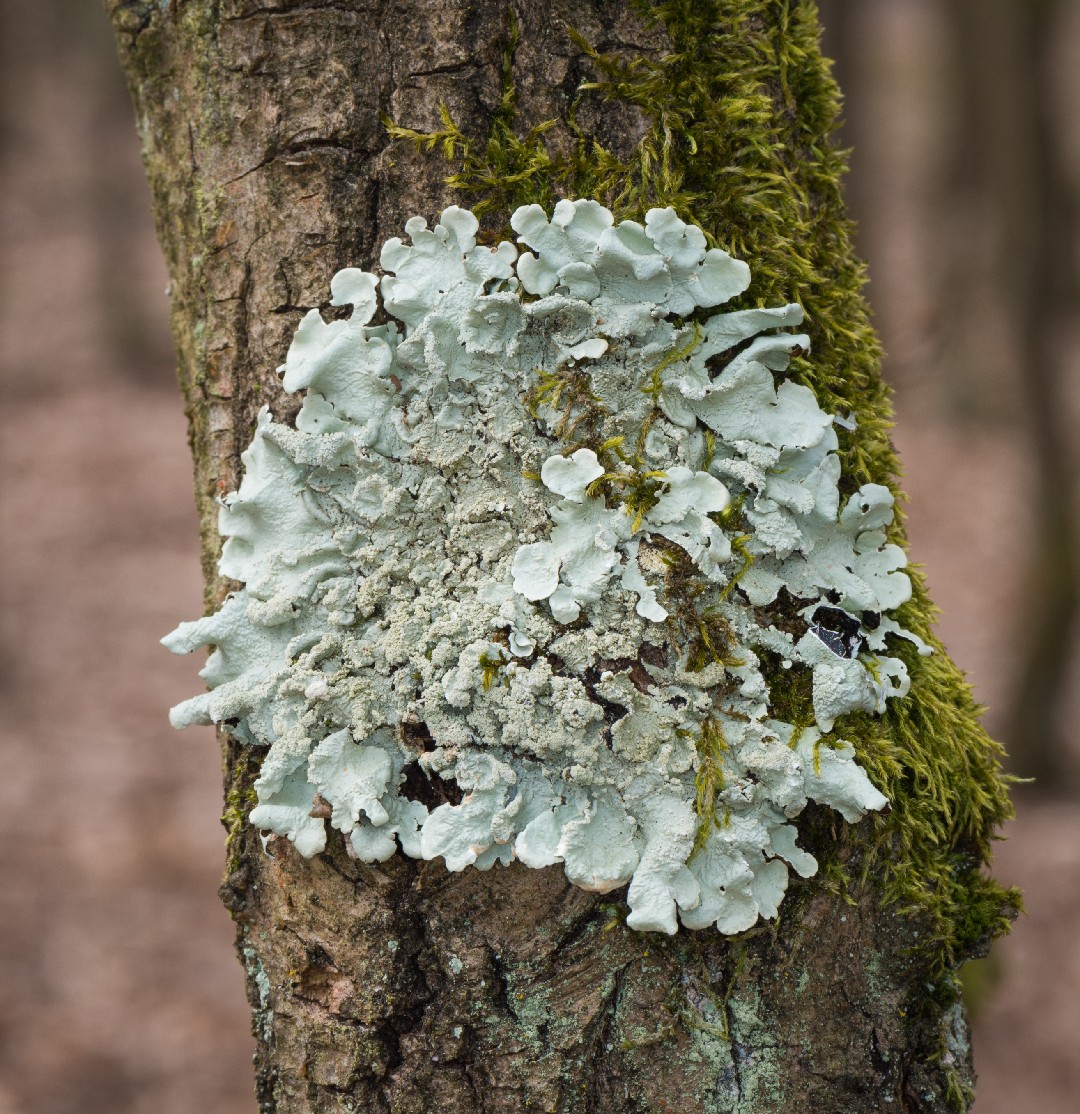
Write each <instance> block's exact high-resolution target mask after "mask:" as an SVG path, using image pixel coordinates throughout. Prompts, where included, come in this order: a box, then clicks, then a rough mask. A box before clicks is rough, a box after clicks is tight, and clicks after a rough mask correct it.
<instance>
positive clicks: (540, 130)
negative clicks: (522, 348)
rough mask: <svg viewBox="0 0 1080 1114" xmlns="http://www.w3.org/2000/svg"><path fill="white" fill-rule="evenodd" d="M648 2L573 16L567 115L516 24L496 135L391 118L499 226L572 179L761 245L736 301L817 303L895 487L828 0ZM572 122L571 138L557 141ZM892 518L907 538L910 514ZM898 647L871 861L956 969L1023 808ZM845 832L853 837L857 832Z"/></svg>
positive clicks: (893, 530) (851, 476)
mask: <svg viewBox="0 0 1080 1114" xmlns="http://www.w3.org/2000/svg"><path fill="white" fill-rule="evenodd" d="M631 2H632V7H633V8H634V9H635V11H636V12H637V13H638V14H639V15H640V16H641V18H642V19H643V21H644V22H645V23H646V24H647V25H648V26H650V27H652V28H656V29H659V31H660V32H661V33H662V35H663V37H664V38H665V40H666V42H665V43H664V46H663V48H662V49H660V50H658V51H657V52H655V53H649V52H644V53H643V52H641V51H637V50H635V51H634V52H633V53H632V55H631V56H630V57H625V56H620V55H619V54H618V53H614V52H613V53H610V54H603V53H600V52H598V51H597V50H595V49H594V48H593V47H592V46H591V45H590V44H589V43H588V42H587V41H586V40H585V39H584V38H583V37H582V36H580V35H576V34H575V33H574V32H572V31H571V33H570V34H571V38H573V39H574V40H575V41H576V43H577V45H578V47H579V49H580V51H581V53H582V55H584V56H586V57H587V59H588V60H590V61H591V64H592V68H593V79H592V80H590V81H587V82H585V83H584V84H583V85H582V86H581V88H580V89H579V92H578V95H577V97H575V98H574V99H572V100H571V101H570V102H568V103H567V105H566V107H565V109H564V110H563V112H562V115H561V117H560V118H559V119H552V120H545V121H541V122H540V123H539V124H536V125H535V126H533V127H531V128H529V129H527V130H526V129H519V128H518V127H517V121H516V107H515V104H516V94H515V80H514V53H515V47H516V43H517V33H516V28H515V27H514V25H513V20H511V28H510V35H509V37H508V43H507V48H506V51H505V55H504V71H503V95H502V99H501V102H500V104H499V106H498V108H497V110H496V112H495V114H494V116H493V119H492V122H491V126H490V130H489V131H488V132H487V133H486V134H482V135H469V134H467V133H465V132H463V131H462V129H461V128H459V127H458V126H457V124H456V123H455V121H454V120H453V119H452V117H451V116H450V114H449V113H448V112H446V111H445V110H444V112H443V124H442V128H441V129H440V130H439V131H437V132H430V133H425V132H418V131H416V130H412V129H410V128H408V127H407V126H402V125H403V124H406V123H407V122H408V121H398V122H390V121H387V123H388V126H389V130H390V132H391V134H392V135H395V136H397V137H399V138H402V139H405V140H407V141H410V142H414V143H416V144H417V145H418V146H419V147H421V148H422V149H425V150H428V151H436V150H437V151H438V152H439V153H440V154H441V155H442V156H444V157H445V158H446V159H447V160H448V161H449V163H450V170H451V172H450V174H449V176H448V178H447V181H448V183H449V184H450V185H451V186H453V187H454V188H456V189H458V190H460V191H461V192H462V194H463V196H464V197H466V198H467V200H468V202H469V204H470V205H471V206H472V207H473V208H474V209H475V210H476V211H477V212H481V211H482V212H484V213H485V215H487V219H489V220H490V221H491V223H492V225H493V226H494V227H502V226H503V225H504V224H505V222H506V221H507V220H508V218H509V215H510V213H511V212H512V211H513V210H514V209H515V208H516V207H518V206H520V205H524V204H530V203H539V204H541V205H544V206H550V204H551V203H552V200H553V198H554V197H557V196H559V195H560V194H561V195H571V196H578V197H594V198H597V199H599V200H601V201H603V202H604V203H606V204H607V205H608V206H609V207H610V208H611V209H612V210H613V212H615V214H616V216H617V217H620V218H624V217H630V218H634V219H638V220H640V219H641V218H642V217H643V216H644V214H645V212H646V211H647V209H649V208H650V207H653V206H660V207H663V206H669V205H670V206H673V207H674V208H675V209H676V211H677V212H679V213H680V214H682V215H683V216H684V217H685V218H686V219H688V220H690V221H691V222H692V223H694V224H696V225H698V226H699V227H701V228H702V229H703V231H704V232H705V234H706V236H707V238H708V240H709V242H710V243H711V244H715V245H717V246H722V247H724V248H726V249H727V250H728V251H729V252H733V253H735V254H737V255H739V256H741V257H743V258H746V259H748V260H751V261H752V262H753V277H752V282H751V286H750V288H749V289H748V291H747V292H746V293H745V294H743V295H741V296H740V298H739V299H736V300H735V303H734V306H735V307H736V308H737V307H739V306H742V307H745V308H753V307H755V306H761V305H775V304H777V303H778V302H781V301H786V300H788V299H792V300H796V301H798V302H799V303H800V304H801V305H802V306H803V307H804V309H805V310H806V312H807V317H808V321H807V331H808V333H809V335H810V337H811V339H812V342H813V355H812V358H804V357H799V358H796V359H795V360H793V362H792V366H791V376H792V378H793V379H795V380H796V381H798V382H802V383H804V384H806V385H808V386H810V387H812V388H813V389H814V391H815V393H816V394H817V395H818V397H820V398H826V397H827V398H829V399H830V400H831V401H830V406H829V408H830V409H832V410H835V411H836V412H837V414H839V415H843V416H844V417H843V418H841V419H840V420H839V421H838V426H840V428H841V436H840V447H839V449H838V453H837V455H838V456H839V458H840V460H841V463H842V465H843V473H844V477H845V483H848V484H851V485H853V486H858V485H860V484H863V483H877V484H883V485H889V486H891V485H893V484H895V482H896V479H897V476H898V473H899V466H898V462H897V459H896V454H895V452H894V450H893V448H892V445H891V444H890V442H889V436H888V430H889V424H890V421H891V408H890V406H889V399H888V390H887V388H886V385H885V383H884V381H883V379H882V377H881V374H880V370H879V363H880V349H879V346H878V343H877V339H876V337H875V335H874V332H873V330H872V328H871V327H870V323H869V320H868V313H867V306H866V302H865V299H864V298H863V297H862V293H861V287H862V284H863V269H862V266H861V264H860V263H859V261H858V259H857V258H856V256H855V254H854V252H853V250H852V246H851V226H850V222H849V221H848V220H847V218H846V215H845V212H844V206H843V201H842V198H841V194H840V182H841V179H842V177H843V174H844V171H845V155H844V152H843V151H842V150H841V149H840V148H838V147H837V146H835V145H834V144H833V143H832V142H831V140H830V135H831V133H832V131H833V129H834V128H835V126H836V122H837V119H838V112H839V109H838V94H837V89H836V86H835V83H834V82H833V80H832V78H831V76H830V74H829V64H828V62H827V61H826V60H825V59H823V58H822V55H821V52H820V49H819V45H818V38H819V35H820V26H819V22H818V16H817V11H816V7H815V5H814V3H813V2H812V0H794V2H793V3H788V2H787V0H631ZM583 102H591V103H590V104H589V109H590V113H589V114H590V115H595V112H596V110H597V109H599V111H600V112H601V113H603V112H604V111H605V108H604V105H603V103H598V102H617V103H619V104H621V105H622V106H624V108H625V107H627V106H628V107H629V108H630V109H631V110H633V111H636V112H638V113H640V115H641V118H642V120H643V123H644V129H645V130H644V134H643V136H642V137H641V139H640V140H639V141H637V142H635V144H634V146H633V149H632V151H631V152H630V153H629V154H628V155H626V156H625V157H619V156H617V155H616V154H615V153H614V152H613V151H612V150H611V149H609V148H606V147H605V146H604V144H603V143H602V142H601V141H600V140H599V139H598V138H597V137H596V136H595V135H593V134H591V133H590V132H589V131H588V130H587V129H585V128H583V127H582V126H581V124H580V119H581V118H583V116H584V114H583V113H581V112H580V111H579V108H580V107H581V106H582V104H583ZM556 131H559V132H561V135H560V141H559V142H556V143H551V144H550V145H549V144H548V142H547V137H548V135H549V133H554V132H556ZM568 139H569V140H570V141H569V142H567V140H568ZM849 415H851V416H854V418H855V419H856V423H857V428H856V429H855V430H854V431H851V426H850V423H848V422H847V418H848V416H849ZM888 533H889V537H890V539H891V540H892V541H894V542H896V543H898V544H902V543H903V530H902V525H901V523H900V521H899V519H898V518H897V519H894V521H893V523H892V525H891V527H889V530H888ZM911 579H912V582H913V587H914V592H913V596H912V599H911V600H910V601H909V602H908V603H906V604H904V605H903V607H902V621H903V623H904V625H905V626H906V627H907V629H908V630H911V631H913V632H915V633H916V634H918V635H919V636H920V637H921V638H923V639H924V640H926V642H927V643H930V644H932V645H936V643H935V642H934V639H933V635H932V633H931V623H932V620H933V617H934V610H933V607H932V605H931V603H930V601H929V599H928V597H927V595H926V591H925V588H924V585H923V582H922V579H921V577H920V575H919V573H918V571H917V570H916V571H914V572H912V573H911ZM896 652H897V656H899V657H901V658H903V659H904V660H905V661H906V662H907V664H908V667H909V672H910V675H911V680H912V697H911V699H908V700H903V701H894V702H893V703H892V704H891V705H890V706H889V707H888V708H887V709H886V712H885V714H884V716H882V717H877V716H874V715H870V714H865V713H855V714H853V715H851V716H849V717H847V718H846V719H845V721H844V724H843V726H844V732H845V734H847V735H848V736H849V737H850V738H852V739H853V741H854V742H855V744H856V748H857V752H858V754H859V757H860V761H861V762H862V763H863V764H864V765H865V766H866V768H867V769H868V770H869V771H870V772H871V776H872V779H873V781H874V783H875V784H876V785H878V786H879V787H880V788H881V789H882V790H883V791H884V793H885V794H886V795H887V796H888V797H889V799H890V801H891V808H890V810H889V811H888V812H887V813H884V814H879V815H878V816H876V817H874V819H873V821H872V832H871V841H870V844H869V847H868V848H867V847H866V846H865V845H864V847H863V851H864V853H863V854H862V855H861V856H860V858H861V862H862V869H863V871H864V873H865V874H866V875H867V876H870V875H873V876H874V877H876V878H877V879H878V880H879V888H880V890H881V892H882V894H883V896H884V897H885V899H886V900H887V901H891V902H896V903H899V905H900V906H901V907H902V908H903V909H905V910H906V911H908V912H910V913H912V914H913V915H916V916H918V917H921V918H926V919H927V920H928V925H927V928H928V931H925V932H923V933H921V935H920V945H919V946H920V948H922V949H925V950H926V951H927V952H929V953H930V954H931V956H932V963H933V967H934V969H935V970H936V971H937V972H939V973H940V972H942V971H944V970H946V969H948V968H949V967H951V966H952V965H954V964H955V963H957V962H958V961H959V960H961V959H963V958H964V957H966V956H969V955H971V954H973V953H974V952H977V951H979V950H980V949H983V948H985V947H986V945H987V943H988V941H989V940H990V939H992V938H993V937H994V936H997V935H1000V934H1001V933H1003V932H1005V931H1007V929H1008V925H1009V922H1010V920H1011V918H1012V917H1013V916H1014V915H1015V913H1016V910H1017V908H1018V906H1019V895H1018V894H1017V892H1016V891H1015V890H1005V889H1004V888H1003V887H1001V886H1000V885H999V884H998V883H997V882H996V881H995V880H994V879H992V878H990V877H988V876H987V874H986V873H985V871H984V866H985V864H986V863H987V862H988V861H989V858H990V852H991V847H992V840H993V838H994V833H995V831H996V830H997V829H998V827H999V826H1000V825H1001V824H1002V822H1003V821H1005V820H1006V819H1008V818H1009V817H1010V816H1011V815H1012V810H1011V806H1010V804H1009V800H1008V795H1007V785H1008V779H1007V778H1005V777H1004V776H1003V775H1002V772H1001V768H1000V764H999V758H1000V749H999V748H998V747H997V745H996V744H995V743H994V742H993V741H992V740H990V739H989V738H988V737H987V735H986V734H985V732H984V731H983V729H982V728H981V726H980V725H979V722H978V713H979V709H978V708H977V707H976V705H975V703H974V701H973V699H972V695H971V691H970V689H969V688H968V686H967V685H966V683H965V682H964V678H963V676H962V674H961V673H960V672H959V670H958V669H957V668H956V667H955V665H954V664H953V663H952V662H951V661H950V660H949V658H948V657H947V655H946V654H944V653H942V652H938V653H935V654H934V655H933V656H931V657H920V656H918V655H917V648H916V647H915V646H912V647H911V648H910V649H905V648H904V647H900V648H899V649H898V650H897V651H896ZM774 664H777V663H774ZM768 672H769V674H770V676H776V675H777V674H775V670H774V669H772V668H770V669H769V670H768ZM772 695H773V698H774V705H776V706H777V707H778V708H780V707H782V708H783V712H782V715H783V718H785V719H788V720H789V721H792V722H796V723H803V722H810V721H811V720H812V716H813V710H812V706H811V694H810V690H809V686H807V685H805V684H803V683H802V680H801V678H800V677H798V676H790V675H789V679H788V683H787V684H781V685H774V686H773V689H772ZM846 840H847V836H846V835H845V834H843V833H841V835H840V842H841V844H842V843H843V842H845V841H846ZM841 857H842V858H843V859H845V860H847V861H848V862H849V863H850V862H851V861H852V860H851V859H850V858H849V856H848V855H847V854H846V853H845V854H843V855H842V856H837V857H836V858H834V859H830V860H829V861H827V862H826V863H825V870H826V872H827V873H828V874H829V875H830V877H832V878H833V879H834V880H836V881H839V882H841V883H842V882H843V878H844V876H845V874H846V869H847V868H844V867H841V866H840V865H839V863H840V860H841Z"/></svg>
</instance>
